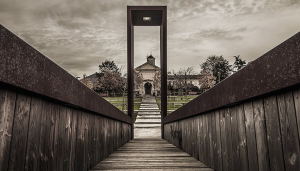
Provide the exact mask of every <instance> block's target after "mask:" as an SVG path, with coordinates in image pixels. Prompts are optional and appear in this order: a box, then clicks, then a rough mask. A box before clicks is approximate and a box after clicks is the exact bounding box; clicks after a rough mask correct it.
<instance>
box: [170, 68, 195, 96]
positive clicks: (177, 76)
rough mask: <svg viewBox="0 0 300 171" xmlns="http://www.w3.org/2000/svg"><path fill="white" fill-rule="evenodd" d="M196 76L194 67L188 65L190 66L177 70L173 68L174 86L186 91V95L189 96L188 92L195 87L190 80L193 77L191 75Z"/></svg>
mask: <svg viewBox="0 0 300 171" xmlns="http://www.w3.org/2000/svg"><path fill="white" fill-rule="evenodd" d="M193 76H194V68H193V67H188V68H183V69H181V68H180V70H179V71H178V72H175V71H174V70H173V78H174V83H173V87H174V89H178V90H179V91H184V92H185V95H186V96H187V92H188V91H189V90H190V89H191V88H192V87H194V85H193V84H192V83H189V82H188V80H189V79H191V77H193Z"/></svg>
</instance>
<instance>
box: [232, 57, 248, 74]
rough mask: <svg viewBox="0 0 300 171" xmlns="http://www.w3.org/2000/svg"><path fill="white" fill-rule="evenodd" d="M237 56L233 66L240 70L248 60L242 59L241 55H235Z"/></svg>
mask: <svg viewBox="0 0 300 171" xmlns="http://www.w3.org/2000/svg"><path fill="white" fill-rule="evenodd" d="M233 57H234V58H235V61H234V63H233V68H234V69H235V68H236V69H237V70H240V69H241V68H242V67H243V66H244V65H245V64H246V60H242V59H241V58H240V55H238V56H233Z"/></svg>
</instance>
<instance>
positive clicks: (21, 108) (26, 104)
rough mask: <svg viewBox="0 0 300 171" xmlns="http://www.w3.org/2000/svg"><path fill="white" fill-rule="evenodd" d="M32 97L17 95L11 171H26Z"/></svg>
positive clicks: (10, 161) (10, 160)
mask: <svg viewBox="0 0 300 171" xmlns="http://www.w3.org/2000/svg"><path fill="white" fill-rule="evenodd" d="M30 103H31V97H29V96H26V95H24V94H18V95H17V102H16V111H15V117H14V124H13V132H12V135H13V136H12V141H11V150H10V155H9V158H10V159H9V170H18V171H19V170H20V171H21V170H24V166H25V157H26V147H27V134H28V124H29V117H30V116H29V114H30Z"/></svg>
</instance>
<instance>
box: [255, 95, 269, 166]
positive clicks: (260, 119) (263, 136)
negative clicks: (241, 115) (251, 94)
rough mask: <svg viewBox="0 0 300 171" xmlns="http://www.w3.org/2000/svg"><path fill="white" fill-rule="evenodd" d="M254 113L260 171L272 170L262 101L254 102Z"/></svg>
mask: <svg viewBox="0 0 300 171" xmlns="http://www.w3.org/2000/svg"><path fill="white" fill-rule="evenodd" d="M253 113H254V126H255V132H256V142H257V143H256V144H257V157H258V166H259V170H262V171H263V170H270V166H269V151H268V140H267V130H266V123H265V121H266V119H265V113H264V106H263V100H262V99H259V100H255V101H253Z"/></svg>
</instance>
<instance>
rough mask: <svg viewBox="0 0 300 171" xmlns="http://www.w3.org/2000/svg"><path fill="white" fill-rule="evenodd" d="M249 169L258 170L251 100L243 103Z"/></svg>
mask: <svg viewBox="0 0 300 171" xmlns="http://www.w3.org/2000/svg"><path fill="white" fill-rule="evenodd" d="M244 110H245V124H246V136H247V146H248V161H249V170H258V161H257V148H256V137H255V136H256V135H255V127H254V119H253V106H252V102H247V103H245V104H244Z"/></svg>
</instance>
